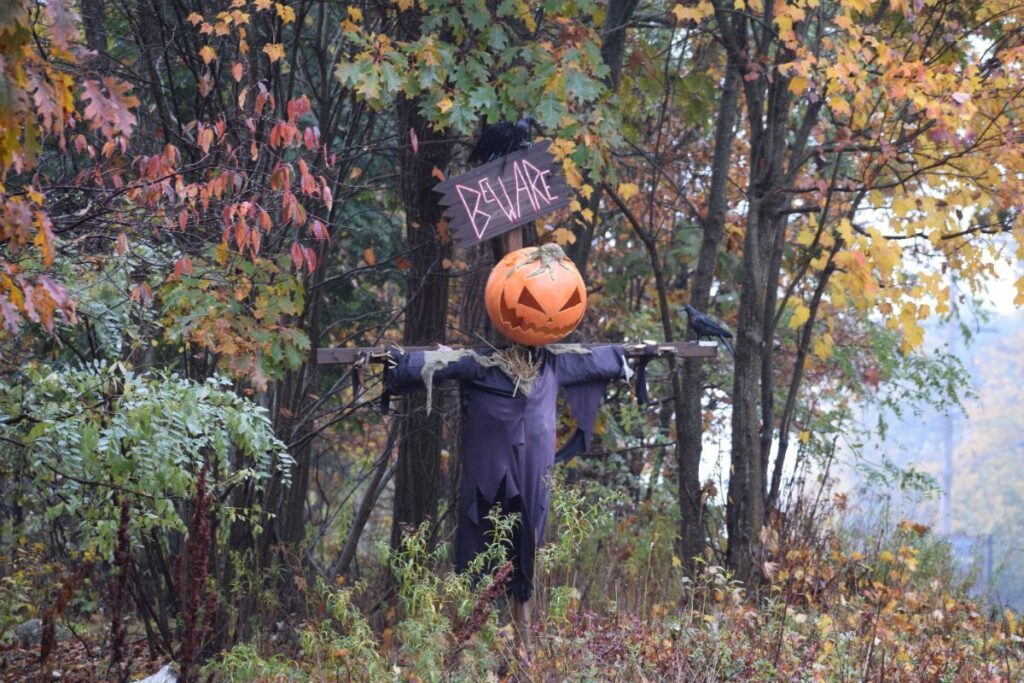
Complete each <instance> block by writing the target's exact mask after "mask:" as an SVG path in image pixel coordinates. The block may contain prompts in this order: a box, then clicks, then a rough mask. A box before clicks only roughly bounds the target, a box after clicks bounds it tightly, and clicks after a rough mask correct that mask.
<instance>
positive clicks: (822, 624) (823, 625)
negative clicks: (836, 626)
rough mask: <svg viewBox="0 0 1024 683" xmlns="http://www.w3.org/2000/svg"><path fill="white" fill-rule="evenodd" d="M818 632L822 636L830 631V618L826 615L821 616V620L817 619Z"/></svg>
mask: <svg viewBox="0 0 1024 683" xmlns="http://www.w3.org/2000/svg"><path fill="white" fill-rule="evenodd" d="M818 630H819V631H821V632H822V633H823V634H824V633H828V632H829V631H831V630H832V617H830V616H829V615H827V614H822V615H821V618H820V619H818Z"/></svg>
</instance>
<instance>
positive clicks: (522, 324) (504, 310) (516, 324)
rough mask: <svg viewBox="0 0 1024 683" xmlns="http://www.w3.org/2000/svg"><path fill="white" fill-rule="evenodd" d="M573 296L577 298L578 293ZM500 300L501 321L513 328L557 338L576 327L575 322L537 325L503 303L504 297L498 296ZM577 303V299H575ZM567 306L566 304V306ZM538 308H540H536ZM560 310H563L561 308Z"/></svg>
mask: <svg viewBox="0 0 1024 683" xmlns="http://www.w3.org/2000/svg"><path fill="white" fill-rule="evenodd" d="M524 291H525V290H524ZM575 298H576V299H577V300H578V299H579V293H578V292H577V293H575ZM498 299H499V300H500V302H501V303H500V304H499V310H500V313H501V322H503V323H505V324H507V325H509V326H510V327H512V328H513V329H517V330H526V331H528V332H540V333H542V334H546V335H557V336H558V337H559V338H561V337H564V336H565V335H567V334H569V333H570V332H572V331H573V330H574V329H576V324H572V325H565V326H563V327H548V326H547V325H537V324H535V323H531V322H527V321H525V320H523V319H522V317H520V316H518V315H516V312H515V311H513V310H512V309H511V308H509V306H508V304H506V303H505V297H504V296H499V297H498ZM577 303H578V301H577ZM566 308H568V306H566ZM537 310H540V309H537ZM562 310H565V308H563V309H562Z"/></svg>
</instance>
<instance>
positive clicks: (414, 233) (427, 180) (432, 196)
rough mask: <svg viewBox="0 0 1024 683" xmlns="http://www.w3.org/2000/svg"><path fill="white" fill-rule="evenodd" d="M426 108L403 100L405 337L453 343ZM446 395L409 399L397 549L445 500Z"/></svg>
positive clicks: (407, 17) (437, 138)
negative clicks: (406, 531)
mask: <svg viewBox="0 0 1024 683" xmlns="http://www.w3.org/2000/svg"><path fill="white" fill-rule="evenodd" d="M419 32H420V15H419V13H418V11H417V10H408V11H406V12H403V13H402V14H401V16H400V17H399V31H398V33H399V34H400V39H402V40H414V39H415V38H416V37H417V36H418V35H419ZM419 107H420V101H419V100H418V99H413V100H410V99H406V98H405V97H404V96H399V98H398V101H397V102H396V109H397V122H398V131H399V137H400V140H401V153H400V165H401V167H400V173H401V183H402V201H403V204H404V205H405V229H406V243H407V245H408V248H409V250H410V260H411V261H412V266H411V268H410V269H409V272H408V277H407V280H406V283H407V284H406V288H407V293H406V311H405V330H404V333H403V335H402V340H403V342H404V343H405V344H406V345H410V346H412V345H426V344H435V343H438V342H443V341H444V340H445V323H446V319H447V315H448V276H447V273H446V272H445V270H444V268H443V266H442V262H443V261H444V259H446V258H448V256H449V255H450V253H451V243H450V240H448V239H447V237H446V236H442V235H441V234H439V232H438V223H439V222H440V220H441V214H442V208H441V205H440V204H439V203H438V199H439V198H440V195H439V194H437V193H436V192H434V191H433V188H434V185H436V184H437V179H436V178H435V177H434V176H433V175H432V174H431V172H432V170H433V169H434V168H435V167H437V168H438V169H441V170H442V171H443V170H445V169H446V167H447V166H448V162H449V161H450V159H451V154H452V144H451V143H450V142H448V141H447V140H445V139H444V137H443V136H442V135H441V134H439V133H437V132H435V131H434V130H433V129H432V128H431V126H430V124H429V123H428V122H427V121H426V120H425V119H424V118H423V117H422V116H421V115H420V113H419ZM414 136H415V138H414ZM414 139H415V140H416V141H417V142H415V143H414V142H413V140H414ZM439 399H440V392H434V393H433V402H434V405H433V406H432V409H431V411H430V414H429V415H428V414H427V410H426V408H427V406H426V397H425V396H424V395H423V394H421V393H417V394H412V395H410V396H408V397H406V399H405V401H404V410H403V413H404V417H403V418H402V424H401V426H400V432H399V433H400V439H401V441H400V444H399V449H398V464H397V469H396V472H395V510H394V517H393V520H392V527H391V543H392V545H393V546H395V547H397V546H398V544H399V542H400V540H401V536H402V530H403V528H404V527H415V526H418V525H419V524H421V523H422V522H424V521H425V520H428V519H431V518H433V517H434V515H435V512H436V509H437V501H438V498H440V497H441V491H440V486H439V481H440V474H441V444H442V439H443V431H442V430H443V426H442V422H441V412H440V410H438V409H437V408H438V401H439Z"/></svg>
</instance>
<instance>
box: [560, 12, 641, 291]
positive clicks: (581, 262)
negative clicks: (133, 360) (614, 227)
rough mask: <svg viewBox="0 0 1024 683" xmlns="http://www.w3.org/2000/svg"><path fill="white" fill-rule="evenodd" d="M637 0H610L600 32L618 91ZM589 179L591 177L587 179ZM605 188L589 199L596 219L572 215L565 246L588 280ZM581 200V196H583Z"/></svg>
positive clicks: (611, 84)
mask: <svg viewBox="0 0 1024 683" xmlns="http://www.w3.org/2000/svg"><path fill="white" fill-rule="evenodd" d="M637 2H638V0H609V2H608V13H607V14H606V15H605V20H604V30H603V31H602V33H601V37H602V44H601V58H602V60H603V61H604V63H605V64H606V65H607V66H608V76H607V77H606V78H605V84H606V85H607V86H608V90H610V91H611V92H613V93H614V92H615V91H617V90H618V89H619V80H620V78H621V77H622V56H623V54H624V53H625V50H626V26H627V25H628V24H629V22H630V19H631V18H632V16H633V12H634V11H636V6H637ZM587 180H588V181H590V178H589V177H588V178H587ZM601 197H602V188H601V186H600V185H598V186H596V187H595V188H594V192H593V194H591V195H590V199H589V200H587V201H586V204H585V208H587V209H590V211H591V216H593V218H592V219H591V220H589V221H587V220H585V219H584V218H583V212H582V211H580V212H577V213H576V214H575V215H574V216H573V218H574V219H575V220H574V221H573V225H574V227H573V232H574V233H575V235H576V241H575V242H574V243H573V244H571V245H569V248H568V249H566V255H568V256H569V258H571V259H572V260H573V263H574V264H576V269H577V270H579V271H580V275H582V276H583V280H584V281H587V266H588V265H589V262H590V247H591V244H592V243H593V241H594V230H595V228H596V227H597V211H598V209H599V208H600V206H601ZM580 199H581V200H582V197H580Z"/></svg>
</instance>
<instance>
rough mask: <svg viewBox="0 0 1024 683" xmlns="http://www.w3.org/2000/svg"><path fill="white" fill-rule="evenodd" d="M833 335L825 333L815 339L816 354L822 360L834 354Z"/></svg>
mask: <svg viewBox="0 0 1024 683" xmlns="http://www.w3.org/2000/svg"><path fill="white" fill-rule="evenodd" d="M832 344H833V341H832V335H830V334H823V335H821V336H819V337H818V338H817V339H815V340H814V355H815V356H817V357H818V358H820V359H821V360H826V359H827V358H828V357H829V356H831V355H832Z"/></svg>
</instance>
